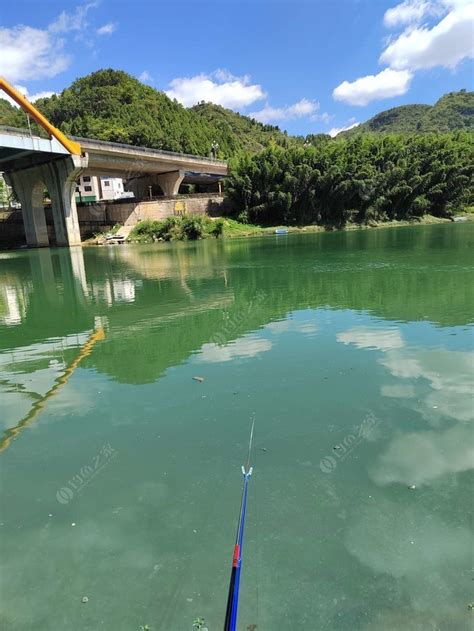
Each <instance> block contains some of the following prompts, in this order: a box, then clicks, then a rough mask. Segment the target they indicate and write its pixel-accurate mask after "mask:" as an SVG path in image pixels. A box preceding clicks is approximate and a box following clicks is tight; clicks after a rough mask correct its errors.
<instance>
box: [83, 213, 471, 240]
mask: <svg viewBox="0 0 474 631" xmlns="http://www.w3.org/2000/svg"><path fill="white" fill-rule="evenodd" d="M460 214H462V215H464V216H466V218H467V219H468V220H469V221H474V207H471V208H466V209H464V211H463V212H462V213H460ZM449 222H450V219H448V218H440V217H434V216H432V215H424V216H423V217H420V218H417V219H411V220H393V221H379V222H375V221H374V222H371V223H370V224H367V225H365V224H363V225H361V224H346V226H345V227H344V228H343V229H344V230H363V229H366V228H384V227H398V226H409V225H419V224H435V223H449ZM119 228H120V226H119V225H116V226H114V228H113V229H112V230H108V231H107V232H105V233H97V234H95V235H94V237H93V238H91V239H90V241H89V244H95V243H97V242H98V240H100V239H102V238H104V237H105V235H106V234H108V233H109V234H110V233H111V232H113V233H115V232H117V230H118V229H119ZM278 228H284V229H285V230H287V231H288V232H289V233H302V232H325V231H327V230H331V228H327V227H324V226H320V225H314V224H313V225H309V226H283V225H280V226H258V225H255V224H249V223H242V222H240V221H236V220H235V219H229V218H224V217H219V218H215V219H213V218H211V217H207V216H196V215H188V216H185V217H168V218H167V219H165V220H164V221H154V220H151V219H144V220H142V221H140V222H139V223H138V224H137V225H136V226H135V227H134V228H133V230H132V231H131V232H130V235H129V237H128V238H127V242H129V243H156V242H161V241H192V240H198V239H206V238H209V237H215V238H217V237H224V238H230V239H232V238H237V237H252V236H264V235H271V234H275V230H277V229H278Z"/></svg>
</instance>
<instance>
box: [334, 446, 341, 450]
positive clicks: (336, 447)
mask: <svg viewBox="0 0 474 631" xmlns="http://www.w3.org/2000/svg"><path fill="white" fill-rule="evenodd" d="M333 449H334V451H337V450H338V449H341V445H334V447H333Z"/></svg>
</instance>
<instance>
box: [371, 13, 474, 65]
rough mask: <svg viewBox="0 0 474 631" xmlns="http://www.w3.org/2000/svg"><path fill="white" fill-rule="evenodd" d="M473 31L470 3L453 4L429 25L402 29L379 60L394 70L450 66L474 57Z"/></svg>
mask: <svg viewBox="0 0 474 631" xmlns="http://www.w3.org/2000/svg"><path fill="white" fill-rule="evenodd" d="M473 32H474V4H470V5H467V4H466V5H465V6H456V8H455V9H454V10H452V11H450V12H449V13H448V15H446V17H444V18H443V19H442V20H441V21H440V22H439V23H438V24H436V25H435V26H434V27H433V28H428V27H426V26H420V27H417V28H413V29H411V28H410V29H407V30H405V31H404V32H403V33H402V34H401V35H399V36H398V37H397V38H396V39H395V40H394V41H392V42H391V43H390V44H389V45H388V46H387V48H386V49H385V50H384V52H383V53H382V55H381V56H380V61H381V62H382V63H386V64H388V65H389V66H391V67H392V68H395V69H397V70H403V69H409V70H419V69H422V68H433V67H435V66H444V67H446V68H454V67H455V66H457V64H458V63H459V62H460V61H462V60H463V59H467V58H471V59H472V58H473V57H474V38H473Z"/></svg>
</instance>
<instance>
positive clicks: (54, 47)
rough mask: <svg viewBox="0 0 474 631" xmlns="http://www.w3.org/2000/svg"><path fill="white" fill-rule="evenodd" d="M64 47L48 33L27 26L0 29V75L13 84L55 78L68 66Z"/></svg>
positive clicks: (60, 41) (68, 59) (67, 56)
mask: <svg viewBox="0 0 474 631" xmlns="http://www.w3.org/2000/svg"><path fill="white" fill-rule="evenodd" d="M63 48H64V42H63V40H61V39H57V38H55V37H54V36H52V35H51V33H49V32H48V31H42V30H40V29H36V28H31V27H30V26H16V27H13V28H0V50H1V51H2V54H1V55H0V75H3V76H4V77H5V78H6V79H8V81H12V82H16V81H25V80H28V79H45V78H50V77H54V76H56V75H57V74H59V73H60V72H62V71H63V70H65V69H66V68H67V67H68V65H69V63H70V57H69V55H67V54H66V53H65V52H64V50H63Z"/></svg>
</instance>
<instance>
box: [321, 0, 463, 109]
mask: <svg viewBox="0 0 474 631" xmlns="http://www.w3.org/2000/svg"><path fill="white" fill-rule="evenodd" d="M428 18H429V21H430V22H431V24H430V26H428V25H427V24H421V20H424V19H428ZM433 22H436V23H435V24H434V25H433ZM384 24H385V26H387V27H388V28H397V27H402V28H403V29H404V30H402V32H401V33H400V34H398V35H397V36H395V37H392V38H391V39H389V40H388V43H387V45H386V47H385V50H384V51H383V52H382V54H381V55H380V58H379V62H380V63H382V64H385V65H387V66H388V68H386V69H385V70H382V71H381V72H379V73H378V74H376V75H368V76H366V77H361V78H359V79H356V80H355V81H352V82H349V81H343V82H342V83H341V84H340V85H338V86H337V88H335V90H334V91H333V97H334V99H336V100H337V101H345V102H346V103H351V104H352V105H367V104H368V103H370V102H371V101H375V100H378V99H385V98H389V97H394V96H400V95H402V94H405V93H406V92H407V91H408V89H409V87H410V83H411V80H412V78H413V73H414V72H415V71H416V70H422V69H426V68H434V67H436V66H442V67H445V68H455V67H456V66H457V65H458V64H459V63H460V62H461V61H462V60H463V59H472V58H474V38H473V32H474V3H473V2H472V0H404V1H403V2H401V3H399V4H397V5H396V6H394V7H392V8H390V9H388V10H387V11H386V12H385V15H384Z"/></svg>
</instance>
